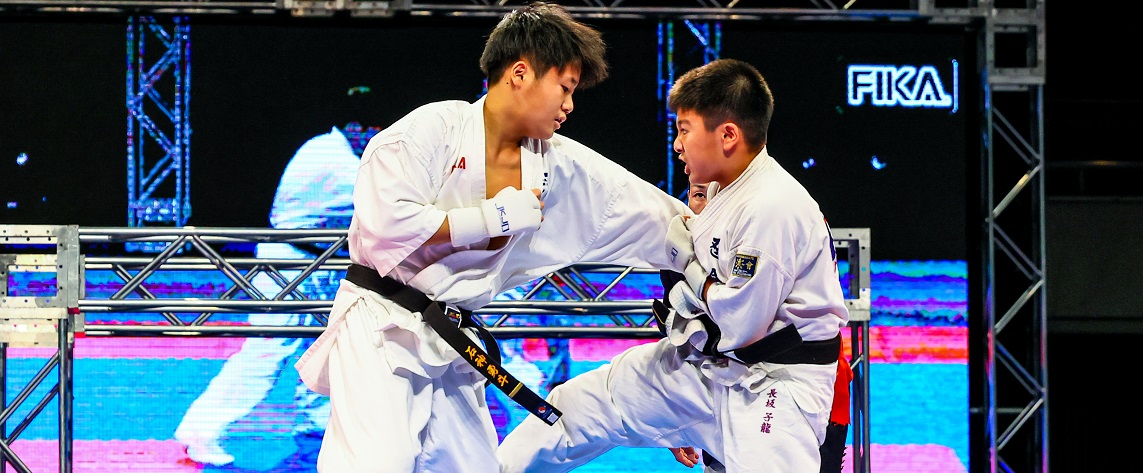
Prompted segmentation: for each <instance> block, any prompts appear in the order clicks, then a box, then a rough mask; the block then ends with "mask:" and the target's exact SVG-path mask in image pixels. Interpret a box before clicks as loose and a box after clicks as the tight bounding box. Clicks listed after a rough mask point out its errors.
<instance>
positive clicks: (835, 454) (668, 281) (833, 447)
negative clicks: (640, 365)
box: [655, 183, 853, 473]
mask: <svg viewBox="0 0 1143 473" xmlns="http://www.w3.org/2000/svg"><path fill="white" fill-rule="evenodd" d="M717 192H718V186H717V185H714V186H708V185H707V184H694V183H692V184H691V186H690V189H688V191H687V206H688V207H690V209H691V211H692V212H694V213H695V214H696V215H697V214H699V213H701V212H702V210H703V208H705V207H706V202H707V199H708V198H709V197H713V195H714V194H716V193H717ZM660 275H661V277H662V280H663V287H664V289H665V290H666V291H667V292H668V293H669V292H670V289H672V288H674V285H675V284H678V283H679V282H682V281H683V280H684V278H683V275H682V274H679V273H676V272H674V271H667V270H664V271H660ZM655 302H656V304H655V316H656V318H659V319H661V320H665V319H666V318H667V317H669V316H670V308H669V307H667V306H666V304H663V303H662V302H660V301H655ZM661 330H663V331H664V332H665V331H666V328H665V326H663V327H662V328H661ZM664 335H666V333H664ZM851 381H853V370H852V369H850V367H849V361H848V360H847V359H846V358H845V349H844V347H841V350H840V351H839V353H838V358H837V379H836V380H835V381H834V385H833V386H834V388H833V389H834V391H833V407H832V409H831V410H830V416H829V427H827V428H826V436H825V442H824V443H822V445H821V447H819V448H818V450H819V451H820V452H821V458H822V464H821V469H820V470H819V472H820V473H836V472H840V471H841V470H842V466H843V463H844V460H845V440H846V436H848V435H849V411H850V407H849V383H850V382H851ZM670 450H671V453H672V454H674V456H675V461H677V462H679V463H680V464H682V465H683V466H686V467H687V468H693V467H694V466H695V465H699V464H704V465H705V466H706V468H705V470H706V471H708V472H717V471H724V467H723V466H722V465H721V464H719V463H718V462H717V461H715V460H714V459H713V458H711V457H709V456H707V457H706V458H703V455H702V454H701V452H698V451H696V450H695V449H694V447H678V448H671V449H670ZM708 463H709V464H708Z"/></svg>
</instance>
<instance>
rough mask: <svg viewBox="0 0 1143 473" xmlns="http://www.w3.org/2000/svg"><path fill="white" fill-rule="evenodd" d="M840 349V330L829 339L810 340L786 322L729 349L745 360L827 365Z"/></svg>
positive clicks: (748, 361) (746, 361)
mask: <svg viewBox="0 0 1143 473" xmlns="http://www.w3.org/2000/svg"><path fill="white" fill-rule="evenodd" d="M840 352H841V334H838V335H837V336H836V337H833V338H831V339H829V340H821V341H816V342H807V341H803V340H802V336H801V334H799V333H798V329H797V327H794V326H793V325H787V326H785V327H783V328H782V329H781V330H778V331H777V332H774V333H772V334H770V335H767V336H765V337H763V338H762V339H761V340H758V341H756V342H754V343H751V344H749V345H746V346H744V347H742V348H739V349H737V350H733V351H731V352H730V353H731V354H733V355H734V357H735V358H737V359H739V360H740V361H742V362H743V363H746V364H754V363H759V362H763V361H764V362H767V363H782V364H787V365H795V364H813V365H828V364H830V363H833V362H835V361H837V354H838V353H840Z"/></svg>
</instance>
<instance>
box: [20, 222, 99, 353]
mask: <svg viewBox="0 0 1143 473" xmlns="http://www.w3.org/2000/svg"><path fill="white" fill-rule="evenodd" d="M82 258H83V257H82V256H81V255H80V252H79V228H78V227H76V226H61V225H0V343H6V344H7V345H8V346H11V347H37V346H57V345H59V344H65V343H68V344H70V343H71V342H72V341H73V337H74V334H75V332H76V331H82V330H83V315H82V314H81V313H80V312H79V300H80V299H82V298H83V296H84V294H83V288H84V278H83V262H82Z"/></svg>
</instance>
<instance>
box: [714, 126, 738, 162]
mask: <svg viewBox="0 0 1143 473" xmlns="http://www.w3.org/2000/svg"><path fill="white" fill-rule="evenodd" d="M718 131H719V132H720V133H722V137H721V138H722V151H723V152H725V153H726V154H728V155H729V154H730V153H732V152H733V151H734V148H735V147H736V146H738V145H739V144H741V143H742V139H743V137H742V129H741V128H738V124H737V123H734V122H726V123H723V124H722V125H721V126H719V127H718Z"/></svg>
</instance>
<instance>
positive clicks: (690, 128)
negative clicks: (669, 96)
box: [674, 109, 726, 182]
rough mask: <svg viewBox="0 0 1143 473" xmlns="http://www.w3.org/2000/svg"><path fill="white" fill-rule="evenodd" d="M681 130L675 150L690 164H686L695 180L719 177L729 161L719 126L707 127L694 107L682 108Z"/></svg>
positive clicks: (678, 123) (677, 122)
mask: <svg viewBox="0 0 1143 473" xmlns="http://www.w3.org/2000/svg"><path fill="white" fill-rule="evenodd" d="M675 126H676V128H678V134H677V135H676V136H675V143H674V146H675V152H676V153H679V160H680V161H682V162H683V163H684V164H686V166H685V167H684V168H683V172H685V173H686V174H687V175H688V176H690V181H691V182H710V181H716V180H718V179H717V178H718V177H719V174H721V173H722V169H721V166H722V164H723V163H725V162H726V159H725V157H724V155H723V148H722V139H721V138H722V136H721V134H720V132H719V130H718V128H715V129H714V131H707V129H706V126H705V125H704V124H703V120H702V116H700V115H699V114H697V113H695V112H694V111H693V110H685V109H684V110H679V111H678V114H677V115H676V116H675Z"/></svg>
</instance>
